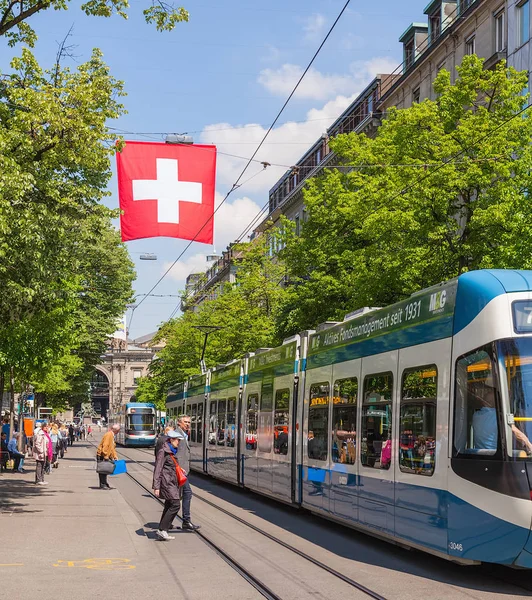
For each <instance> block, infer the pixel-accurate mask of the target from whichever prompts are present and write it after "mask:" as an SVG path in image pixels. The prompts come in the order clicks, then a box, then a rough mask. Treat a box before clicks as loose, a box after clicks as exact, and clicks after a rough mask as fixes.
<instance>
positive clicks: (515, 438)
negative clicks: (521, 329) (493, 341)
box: [499, 338, 532, 459]
mask: <svg viewBox="0 0 532 600" xmlns="http://www.w3.org/2000/svg"><path fill="white" fill-rule="evenodd" d="M499 358H500V360H501V362H503V365H504V369H505V372H506V382H503V385H504V384H506V385H507V387H508V399H509V402H510V417H509V419H507V422H508V426H509V427H510V428H511V430H512V443H511V446H510V448H511V451H512V455H513V457H514V458H528V459H529V458H530V457H531V456H532V339H530V338H514V339H511V340H503V341H501V342H499Z"/></svg>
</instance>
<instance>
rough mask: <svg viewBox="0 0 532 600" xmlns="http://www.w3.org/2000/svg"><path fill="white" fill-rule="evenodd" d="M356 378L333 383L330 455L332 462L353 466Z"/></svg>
mask: <svg viewBox="0 0 532 600" xmlns="http://www.w3.org/2000/svg"><path fill="white" fill-rule="evenodd" d="M357 394H358V380H357V378H356V377H350V378H348V379H337V380H336V381H335V382H334V393H333V420H332V439H331V453H332V459H333V462H337V463H342V464H346V465H354V464H355V460H356V445H357V438H356V436H357Z"/></svg>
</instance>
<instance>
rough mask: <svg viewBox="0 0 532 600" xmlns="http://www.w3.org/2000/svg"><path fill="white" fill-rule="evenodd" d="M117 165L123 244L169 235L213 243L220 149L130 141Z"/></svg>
mask: <svg viewBox="0 0 532 600" xmlns="http://www.w3.org/2000/svg"><path fill="white" fill-rule="evenodd" d="M116 162H117V170H118V198H119V202H120V209H121V211H122V214H121V216H120V229H121V231H122V241H123V242H127V241H128V240H138V239H141V238H149V237H158V236H165V237H174V238H182V239H184V240H192V239H193V240H195V241H196V242H202V243H204V244H212V242H213V220H214V219H213V214H214V185H215V175H216V146H201V145H191V146H188V145H179V144H163V143H157V142H126V143H125V146H124V148H123V150H122V152H117V154H116ZM202 227H203V229H202ZM200 229H201V231H200Z"/></svg>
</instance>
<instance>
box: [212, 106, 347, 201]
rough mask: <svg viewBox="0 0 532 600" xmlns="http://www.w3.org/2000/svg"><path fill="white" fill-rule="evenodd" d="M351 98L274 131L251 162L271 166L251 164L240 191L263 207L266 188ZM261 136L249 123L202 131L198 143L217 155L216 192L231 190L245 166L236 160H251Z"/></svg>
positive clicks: (219, 125)
mask: <svg viewBox="0 0 532 600" xmlns="http://www.w3.org/2000/svg"><path fill="white" fill-rule="evenodd" d="M354 98H355V96H337V97H336V98H335V99H334V100H330V101H329V102H327V103H326V104H324V105H323V106H322V107H321V108H318V109H311V110H309V111H308V112H307V113H306V115H305V117H304V120H303V121H302V122H295V121H290V122H287V123H283V124H282V125H279V126H278V127H276V128H275V129H274V130H273V131H272V132H271V133H270V135H269V136H268V138H267V139H266V142H265V143H264V145H263V146H262V147H261V149H260V150H259V152H258V153H257V156H256V157H255V160H257V161H265V162H268V163H270V164H271V165H272V166H270V167H268V168H267V169H264V168H263V167H262V166H261V165H260V164H259V163H258V162H254V163H252V165H251V166H250V167H249V169H248V170H247V172H246V174H245V175H244V177H243V178H242V180H243V181H244V182H246V180H247V179H249V178H250V177H252V176H254V177H253V179H251V180H250V181H247V182H246V183H245V184H244V185H243V187H242V191H243V192H245V193H246V194H247V195H252V196H254V195H255V194H260V196H258V197H257V199H258V203H259V205H260V206H263V205H264V204H265V203H266V202H267V201H268V194H267V192H268V190H269V188H270V187H271V186H272V185H273V184H274V183H275V182H276V181H277V180H278V179H279V178H280V177H281V176H282V175H283V173H284V172H285V171H286V170H287V169H288V168H290V166H292V165H293V164H295V163H296V162H297V160H298V159H299V157H300V156H301V155H302V154H304V153H305V152H306V151H307V150H308V148H310V146H312V144H313V143H314V142H315V141H316V140H317V139H318V138H319V137H320V136H321V135H322V134H323V133H324V132H325V131H326V129H327V127H329V125H331V124H332V123H333V121H335V120H336V119H337V118H338V116H339V115H340V114H341V113H342V111H343V110H344V109H345V108H346V107H347V106H349V104H350V103H351V102H352V101H353V100H354ZM217 130H218V131H217ZM265 133H266V128H264V127H263V126H261V125H257V124H253V123H249V124H247V125H237V126H233V127H232V126H231V125H229V124H228V123H216V124H213V125H210V126H209V127H207V128H206V129H204V131H203V133H202V134H201V140H200V142H201V143H205V144H209V143H214V144H215V145H216V146H217V148H218V152H219V154H218V160H217V163H218V167H217V187H218V189H221V190H228V189H230V188H231V186H232V184H233V183H234V182H235V181H236V180H237V178H238V176H239V175H240V173H241V171H242V169H243V168H244V166H245V164H246V163H245V161H244V160H242V159H240V158H236V157H238V156H242V157H249V156H251V154H252V153H253V151H254V150H255V148H256V147H257V146H258V144H259V143H260V141H261V140H262V138H263V137H264V135H265ZM228 154H230V155H232V156H228ZM235 156H236V157H235Z"/></svg>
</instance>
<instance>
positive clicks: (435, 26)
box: [429, 11, 441, 44]
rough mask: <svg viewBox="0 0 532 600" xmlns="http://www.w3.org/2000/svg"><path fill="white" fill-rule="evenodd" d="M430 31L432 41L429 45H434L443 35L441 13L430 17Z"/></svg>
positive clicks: (430, 40)
mask: <svg viewBox="0 0 532 600" xmlns="http://www.w3.org/2000/svg"><path fill="white" fill-rule="evenodd" d="M429 29H430V39H429V43H430V44H432V43H433V42H434V41H435V40H437V39H438V37H439V36H440V33H441V13H440V11H438V12H437V13H436V14H434V15H432V16H431V17H429Z"/></svg>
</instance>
